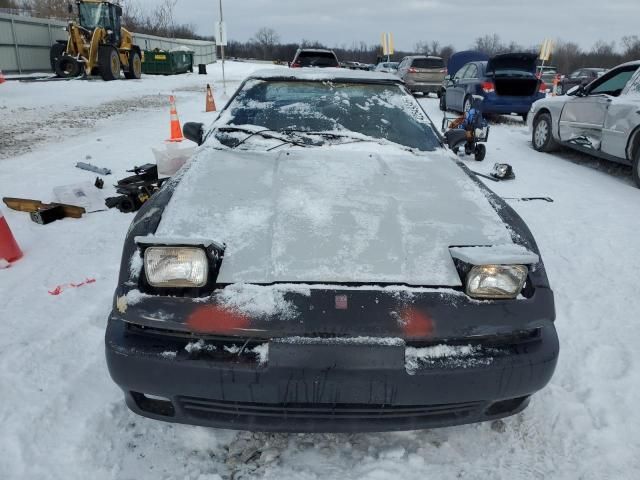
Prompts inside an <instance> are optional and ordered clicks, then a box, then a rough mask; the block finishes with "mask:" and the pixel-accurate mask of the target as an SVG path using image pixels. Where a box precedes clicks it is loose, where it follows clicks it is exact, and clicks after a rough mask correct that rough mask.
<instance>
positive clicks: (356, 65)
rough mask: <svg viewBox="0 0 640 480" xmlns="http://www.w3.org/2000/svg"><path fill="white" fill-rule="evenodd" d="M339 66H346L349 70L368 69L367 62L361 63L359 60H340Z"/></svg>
mask: <svg viewBox="0 0 640 480" xmlns="http://www.w3.org/2000/svg"><path fill="white" fill-rule="evenodd" d="M340 67H342V68H348V69H350V70H369V64H368V63H361V62H354V61H343V62H340Z"/></svg>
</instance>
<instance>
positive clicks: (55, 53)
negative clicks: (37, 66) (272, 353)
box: [49, 43, 67, 72]
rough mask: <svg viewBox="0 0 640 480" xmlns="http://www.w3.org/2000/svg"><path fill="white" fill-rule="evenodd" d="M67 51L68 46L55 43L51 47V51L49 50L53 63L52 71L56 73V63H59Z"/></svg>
mask: <svg viewBox="0 0 640 480" xmlns="http://www.w3.org/2000/svg"><path fill="white" fill-rule="evenodd" d="M66 49H67V46H66V45H64V44H62V43H54V44H53V45H51V50H49V60H50V62H51V70H53V71H54V72H55V71H56V63H58V59H59V58H60V57H62V56H63V55H64V51H65V50H66Z"/></svg>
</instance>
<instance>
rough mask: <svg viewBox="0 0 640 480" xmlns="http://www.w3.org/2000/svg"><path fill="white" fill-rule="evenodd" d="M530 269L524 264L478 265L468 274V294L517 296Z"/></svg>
mask: <svg viewBox="0 0 640 480" xmlns="http://www.w3.org/2000/svg"><path fill="white" fill-rule="evenodd" d="M527 273H528V269H527V267H525V266H524V265H477V266H475V267H473V268H472V269H471V270H470V271H469V273H468V274H467V281H466V291H467V295H469V296H470V297H474V298H487V299H489V298H493V299H500V298H515V297H517V296H518V294H519V293H520V292H521V291H522V287H523V286H524V282H525V281H526V279H527Z"/></svg>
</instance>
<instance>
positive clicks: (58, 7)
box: [23, 0, 70, 20]
mask: <svg viewBox="0 0 640 480" xmlns="http://www.w3.org/2000/svg"><path fill="white" fill-rule="evenodd" d="M23 7H26V8H28V9H29V10H31V14H32V15H33V16H34V17H41V18H57V19H60V20H67V19H68V18H69V17H70V14H69V1H68V0H27V1H25V2H23Z"/></svg>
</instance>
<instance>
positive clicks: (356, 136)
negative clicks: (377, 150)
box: [274, 129, 415, 153]
mask: <svg viewBox="0 0 640 480" xmlns="http://www.w3.org/2000/svg"><path fill="white" fill-rule="evenodd" d="M280 131H281V132H286V133H301V134H306V135H320V136H324V137H329V138H347V139H350V140H351V141H350V142H344V143H342V144H340V145H344V144H346V143H359V142H371V143H377V144H378V145H391V146H394V147H398V148H401V149H402V150H406V151H408V152H412V153H415V152H414V148H412V147H408V146H407V145H402V144H401V143H396V142H392V141H390V140H387V139H386V138H376V137H370V136H369V135H365V134H363V133H358V132H351V133H347V132H345V133H338V132H322V131H317V132H316V131H307V130H295V129H284V130H280ZM274 148H277V147H274Z"/></svg>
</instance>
